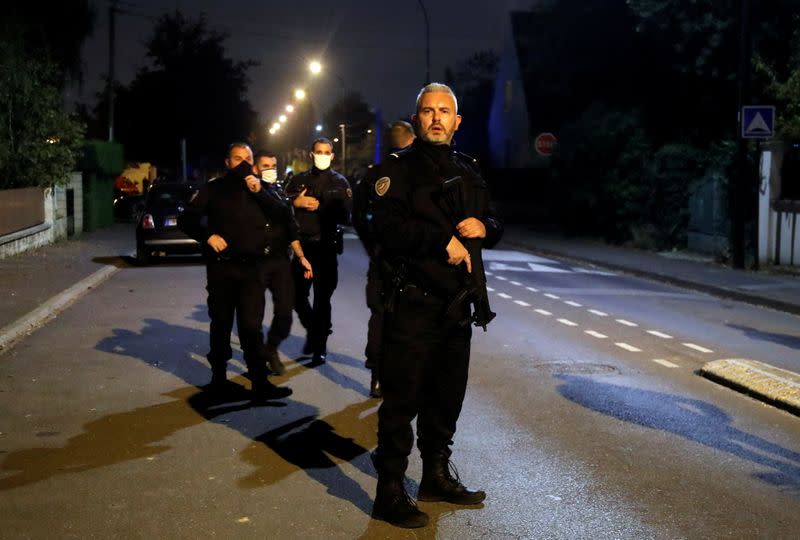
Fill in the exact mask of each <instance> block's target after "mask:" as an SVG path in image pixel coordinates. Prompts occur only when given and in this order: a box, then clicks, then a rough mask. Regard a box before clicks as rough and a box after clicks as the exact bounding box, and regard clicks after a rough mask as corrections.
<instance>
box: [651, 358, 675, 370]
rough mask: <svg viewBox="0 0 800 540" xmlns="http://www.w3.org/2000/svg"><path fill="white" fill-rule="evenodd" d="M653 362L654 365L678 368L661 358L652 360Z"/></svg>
mask: <svg viewBox="0 0 800 540" xmlns="http://www.w3.org/2000/svg"><path fill="white" fill-rule="evenodd" d="M653 362H655V363H656V364H661V365H662V366H664V367H668V368H676V367H679V366H678V364H673V363H672V362H670V361H669V360H664V359H662V358H653Z"/></svg>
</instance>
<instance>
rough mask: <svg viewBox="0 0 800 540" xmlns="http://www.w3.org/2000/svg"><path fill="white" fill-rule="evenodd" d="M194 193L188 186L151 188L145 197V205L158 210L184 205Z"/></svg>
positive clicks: (194, 190)
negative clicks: (158, 208)
mask: <svg viewBox="0 0 800 540" xmlns="http://www.w3.org/2000/svg"><path fill="white" fill-rule="evenodd" d="M196 191H197V190H196V189H194V188H192V187H190V186H169V187H167V186H153V187H152V188H151V189H150V193H148V195H147V205H148V206H150V207H160V208H164V207H175V206H179V205H184V204H187V203H188V202H189V200H190V199H191V198H192V195H194V193H195V192H196Z"/></svg>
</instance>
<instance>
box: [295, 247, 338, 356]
mask: <svg viewBox="0 0 800 540" xmlns="http://www.w3.org/2000/svg"><path fill="white" fill-rule="evenodd" d="M301 245H302V246H303V254H304V255H305V256H306V259H308V262H310V263H311V268H312V270H313V272H314V277H313V278H312V279H306V278H304V277H303V273H304V272H305V269H304V268H303V265H301V264H300V261H298V260H297V259H295V260H294V261H293V262H292V277H293V278H294V309H295V311H296V312H297V317H298V319H300V323H301V324H302V325H303V326H304V327H305V329H306V331H307V332H308V339H309V340H310V342H311V346H312V348H313V352H315V353H325V351H326V347H327V343H328V335H329V334H330V333H331V328H332V326H331V297H332V296H333V291H335V290H336V284H337V283H338V282H339V264H338V261H337V259H336V248H335V246H333V245H332V244H328V243H326V242H313V241H301ZM312 287H313V288H314V304H313V307H312V305H311V303H310V302H309V300H308V296H309V294H310V292H311V288H312Z"/></svg>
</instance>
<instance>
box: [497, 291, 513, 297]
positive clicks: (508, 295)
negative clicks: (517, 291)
mask: <svg viewBox="0 0 800 540" xmlns="http://www.w3.org/2000/svg"><path fill="white" fill-rule="evenodd" d="M497 296H499V297H500V298H511V295H510V294H506V293H504V292H501V293H497Z"/></svg>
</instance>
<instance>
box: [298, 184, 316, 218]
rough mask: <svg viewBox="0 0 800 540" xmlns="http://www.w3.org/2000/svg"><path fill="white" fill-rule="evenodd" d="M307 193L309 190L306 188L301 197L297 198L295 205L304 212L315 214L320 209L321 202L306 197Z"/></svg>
mask: <svg viewBox="0 0 800 540" xmlns="http://www.w3.org/2000/svg"><path fill="white" fill-rule="evenodd" d="M306 191H308V188H305V189H304V190H303V191H302V193H300V195H298V196H297V197H295V199H294V202H293V203H292V204H294V207H295V208H302V209H303V210H308V211H309V212H315V211H316V210H317V208H319V200H317V199H316V198H315V197H309V196H308V195H306Z"/></svg>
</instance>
